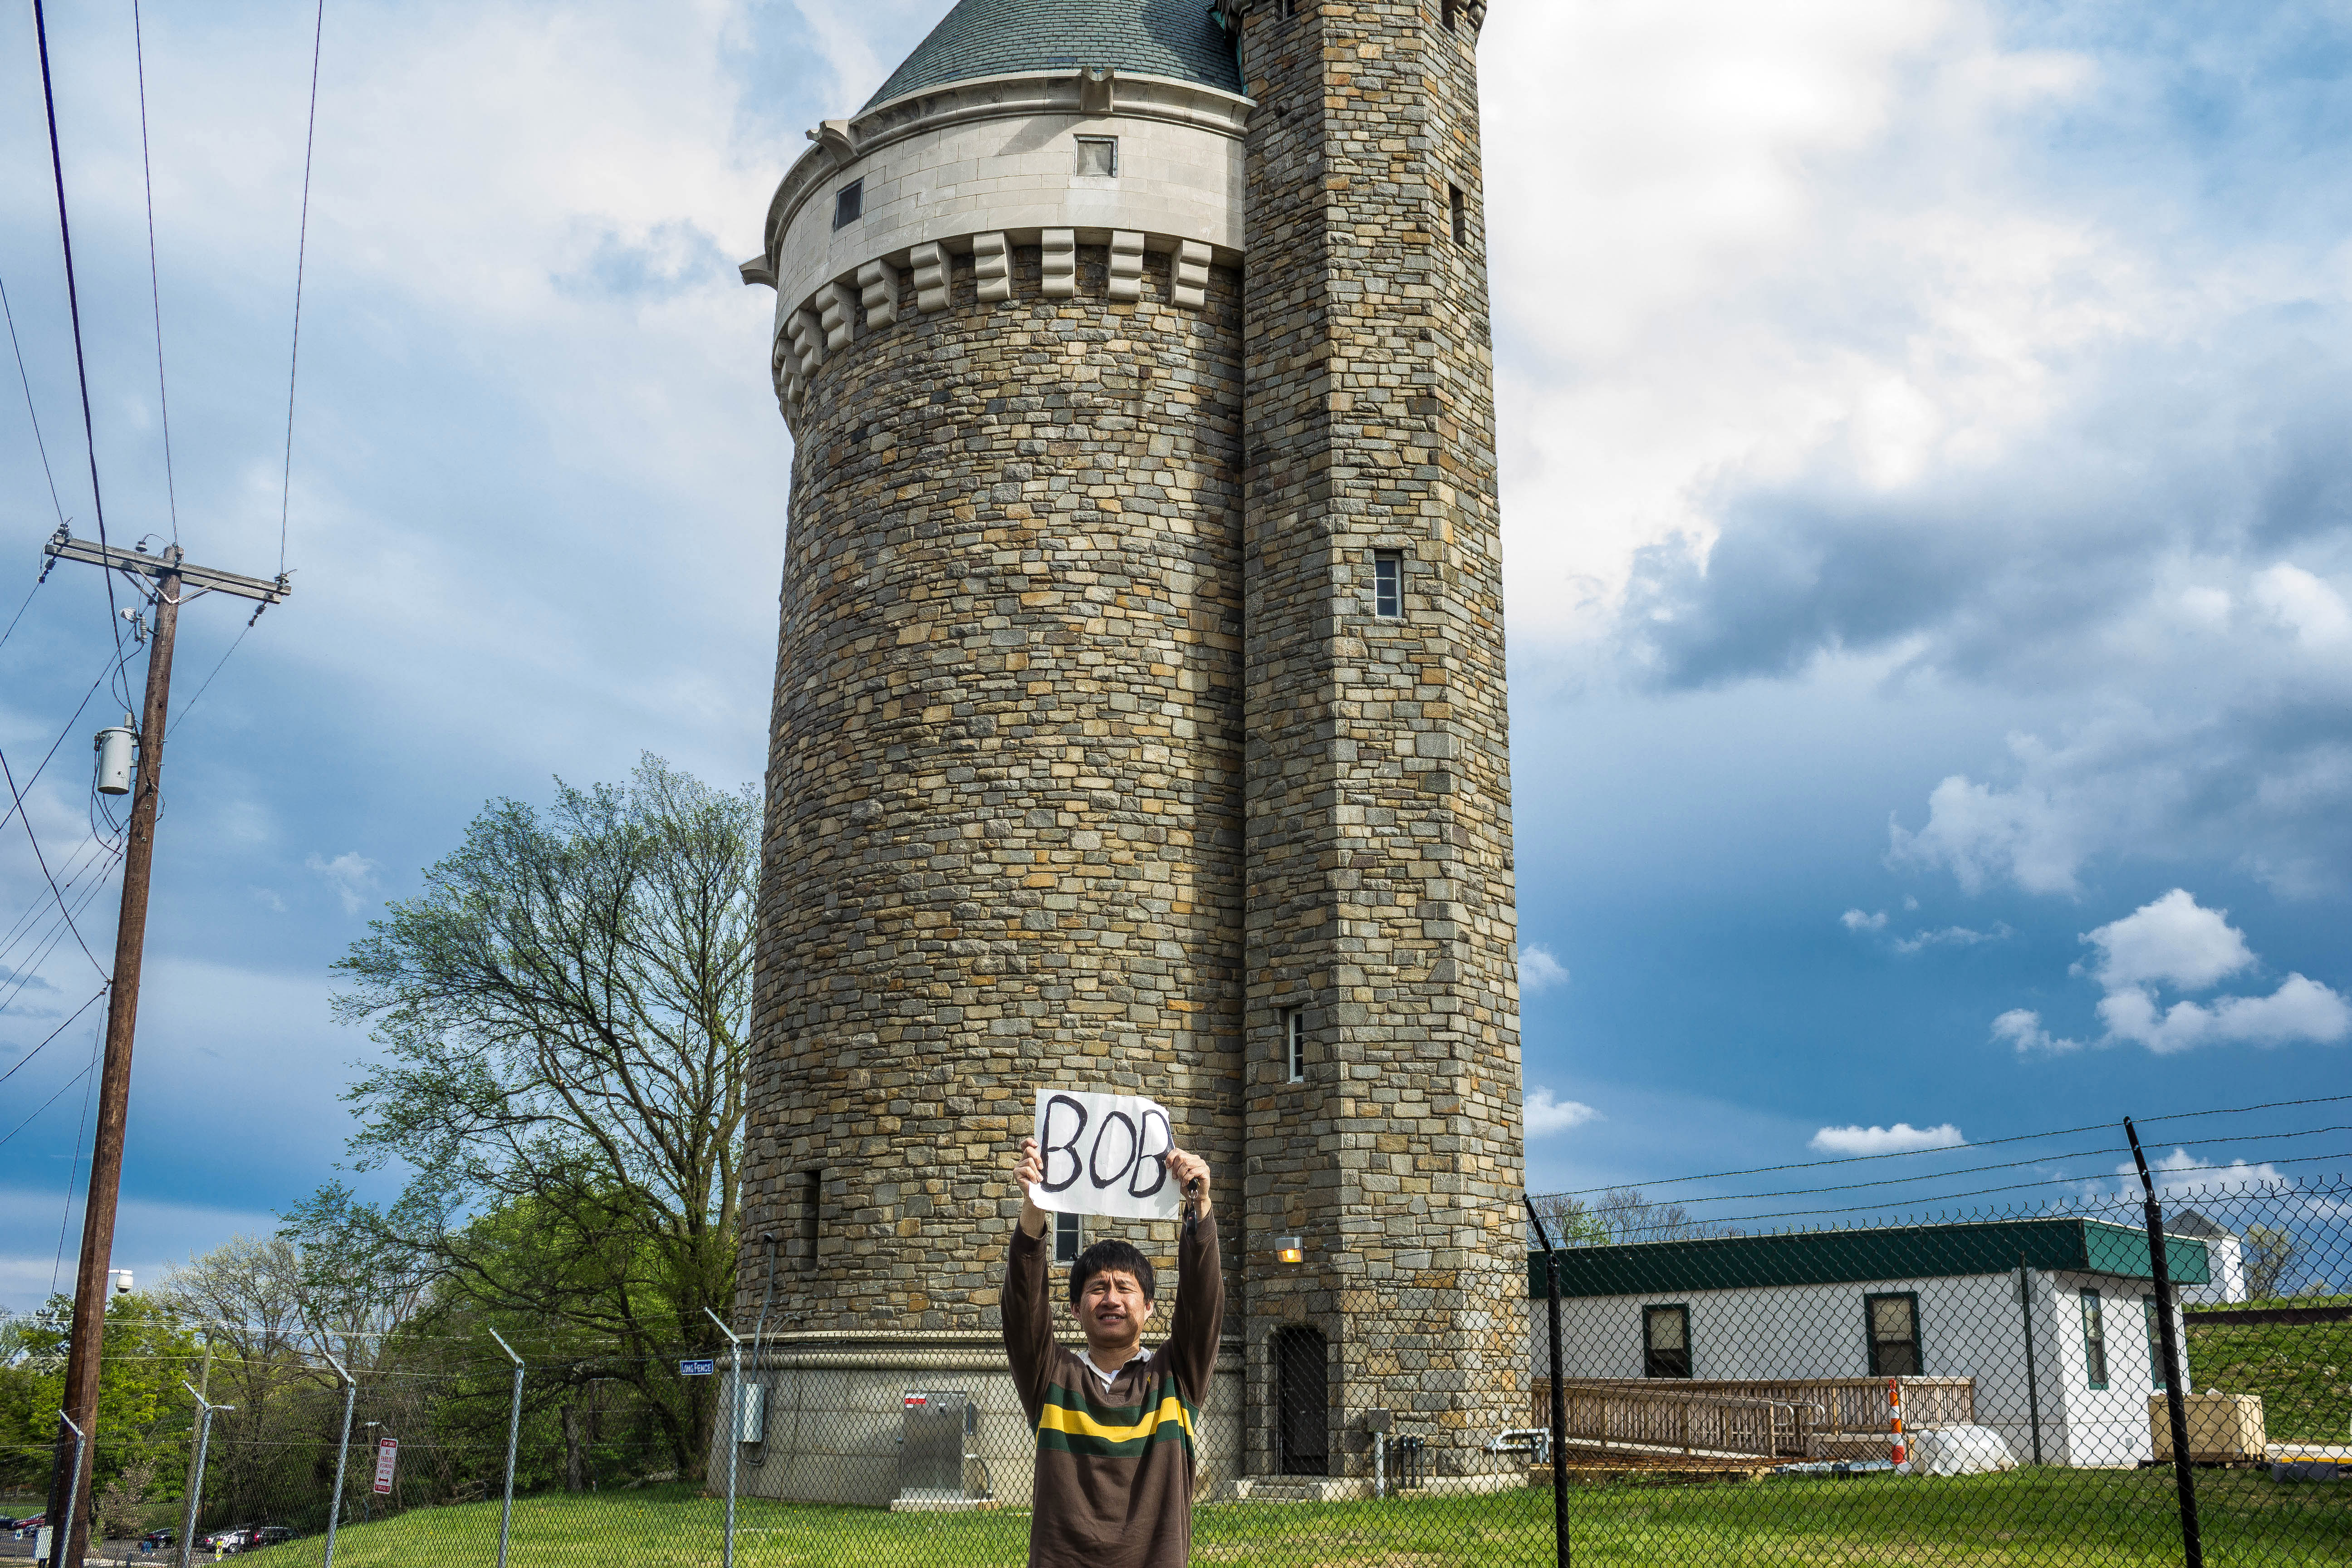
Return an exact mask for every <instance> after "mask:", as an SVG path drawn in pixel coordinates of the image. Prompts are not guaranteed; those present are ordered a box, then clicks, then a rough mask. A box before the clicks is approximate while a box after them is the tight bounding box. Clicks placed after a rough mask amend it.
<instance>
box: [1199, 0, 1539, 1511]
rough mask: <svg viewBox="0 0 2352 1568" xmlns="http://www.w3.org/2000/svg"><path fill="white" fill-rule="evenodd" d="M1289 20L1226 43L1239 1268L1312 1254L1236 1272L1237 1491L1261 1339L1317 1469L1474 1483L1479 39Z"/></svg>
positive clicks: (1512, 1330)
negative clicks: (1317, 1393) (1239, 927)
mask: <svg viewBox="0 0 2352 1568" xmlns="http://www.w3.org/2000/svg"><path fill="white" fill-rule="evenodd" d="M1283 10H1284V7H1282V6H1280V5H1276V4H1275V3H1273V0H1255V3H1254V4H1250V5H1248V6H1247V9H1246V13H1245V15H1244V16H1243V18H1242V24H1243V37H1242V51H1243V66H1244V76H1245V77H1246V79H1247V90H1248V92H1249V94H1250V96H1251V97H1252V98H1253V99H1255V100H1256V101H1257V104H1258V111H1257V115H1256V117H1255V119H1254V120H1253V121H1252V124H1251V128H1250V139H1249V149H1250V154H1249V166H1248V182H1249V189H1248V201H1249V206H1248V223H1247V232H1248V239H1249V258H1248V269H1247V274H1248V275H1247V281H1246V285H1245V288H1246V318H1245V321H1246V324H1245V345H1244V363H1245V366H1246V370H1245V379H1246V385H1245V392H1244V405H1245V409H1246V429H1245V437H1244V439H1245V442H1246V457H1245V461H1246V479H1245V483H1246V491H1247V500H1246V520H1245V533H1244V555H1245V563H1246V564H1245V568H1244V570H1245V573H1246V579H1247V584H1248V586H1247V595H1248V606H1247V622H1248V638H1247V652H1246V668H1247V680H1248V689H1247V694H1246V700H1245V718H1246V724H1247V728H1248V733H1249V753H1248V759H1247V785H1246V788H1247V805H1246V816H1247V827H1246V831H1247V840H1248V868H1249V890H1248V910H1249V912H1248V917H1247V919H1248V930H1247V939H1246V957H1245V962H1246V966H1247V1002H1246V1013H1245V1026H1246V1036H1247V1041H1248V1062H1247V1076H1248V1089H1247V1110H1246V1121H1247V1134H1246V1136H1247V1144H1246V1165H1247V1171H1248V1204H1249V1231H1250V1233H1251V1236H1252V1237H1253V1240H1254V1242H1255V1243H1256V1244H1259V1245H1262V1244H1263V1238H1265V1237H1267V1236H1269V1235H1271V1234H1275V1233H1295V1234H1298V1235H1300V1236H1302V1237H1304V1238H1305V1239H1306V1241H1307V1262H1306V1263H1305V1264H1304V1265H1303V1266H1300V1267H1297V1268H1292V1269H1284V1268H1278V1267H1270V1266H1268V1265H1267V1264H1265V1262H1263V1261H1260V1262H1258V1263H1257V1265H1256V1267H1255V1268H1254V1271H1253V1272H1252V1274H1251V1275H1250V1276H1249V1278H1248V1283H1247V1291H1248V1299H1247V1302H1246V1319H1247V1332H1248V1340H1249V1354H1250V1356H1251V1365H1252V1369H1253V1376H1252V1378H1251V1383H1252V1392H1253V1396H1254V1398H1255V1400H1256V1401H1257V1402H1258V1403H1257V1405H1256V1408H1255V1410H1254V1411H1253V1421H1254V1440H1255V1442H1256V1443H1257V1444H1258V1445H1259V1447H1258V1449H1257V1451H1256V1452H1255V1455H1254V1468H1260V1469H1265V1470H1272V1469H1276V1468H1280V1465H1281V1461H1282V1456H1281V1454H1280V1453H1279V1452H1278V1448H1279V1437H1278V1435H1277V1430H1276V1419H1275V1412H1274V1409H1273V1407H1272V1399H1273V1396H1274V1389H1273V1386H1272V1385H1273V1381H1274V1380H1273V1379H1272V1377H1271V1376H1270V1375H1268V1371H1269V1367H1270V1363H1271V1358H1272V1353H1273V1352H1272V1341H1273V1336H1274V1335H1275V1333H1276V1331H1279V1330H1281V1329H1283V1328H1285V1327H1286V1326H1291V1325H1298V1326H1302V1327H1312V1328H1314V1329H1316V1330H1318V1331H1320V1332H1321V1333H1322V1334H1323V1336H1324V1338H1325V1340H1326V1342H1328V1359H1329V1370H1328V1392H1329V1404H1330V1417H1329V1421H1330V1452H1331V1454H1332V1456H1333V1460H1332V1464H1331V1468H1332V1471H1333V1472H1334V1473H1335V1474H1347V1475H1359V1476H1360V1475H1363V1474H1367V1473H1369V1468H1370V1460H1369V1453H1368V1450H1369V1447H1370V1438H1369V1436H1368V1435H1367V1434H1366V1432H1365V1431H1364V1429H1363V1423H1362V1419H1361V1417H1362V1415H1363V1412H1364V1411H1365V1410H1366V1409H1368V1408H1372V1407H1385V1408H1388V1409H1391V1410H1393V1411H1395V1412H1396V1413H1397V1415H1398V1419H1399V1422H1400V1425H1399V1426H1398V1428H1397V1429H1398V1430H1399V1431H1400V1432H1401V1433H1406V1434H1418V1435H1422V1436H1425V1437H1426V1438H1427V1440H1428V1444H1429V1457H1430V1459H1431V1461H1432V1468H1433V1470H1434V1471H1435V1472H1436V1473H1437V1474H1439V1475H1441V1476H1443V1475H1448V1474H1452V1475H1465V1474H1471V1473H1475V1472H1482V1471H1492V1470H1496V1468H1497V1467H1498V1465H1499V1463H1500V1461H1497V1460H1496V1459H1495V1458H1492V1457H1490V1456H1486V1455H1484V1454H1483V1453H1482V1452H1481V1451H1480V1449H1479V1447H1478V1445H1480V1444H1481V1443H1483V1441H1484V1440H1485V1439H1486V1437H1487V1436H1490V1435H1491V1434H1492V1433H1493V1432H1494V1431H1495V1430H1496V1428H1498V1427H1500V1426H1515V1425H1517V1424H1518V1423H1519V1421H1520V1420H1521V1419H1522V1417H1523V1411H1522V1409H1521V1406H1522V1405H1523V1403H1524V1396H1523V1395H1522V1394H1521V1393H1520V1392H1519V1391H1520V1390H1522V1389H1523V1388H1524V1387H1525V1386H1526V1384H1525V1365H1526V1347H1525V1341H1524V1332H1525V1331H1524V1314H1525V1296H1526V1287H1525V1284H1524V1279H1525V1269H1526V1244H1525V1241H1524V1235H1525V1232H1524V1226H1523V1222H1522V1218H1521V1215H1520V1211H1519V1208H1518V1203H1519V1191H1520V1187H1521V1164H1520V1124H1519V1050H1518V1002H1517V977H1516V961H1515V947H1514V943H1515V939H1516V910H1515V897H1514V892H1513V883H1512V861H1511V817H1510V795H1509V750H1508V744H1509V743H1508V735H1507V705H1506V700H1505V692H1504V663H1503V652H1504V649H1503V624H1502V612H1503V605H1502V574H1501V563H1500V555H1499V535H1498V520H1497V514H1496V491H1495V458H1494V408H1493V381H1492V374H1493V373H1492V355H1491V346H1490V344H1491V337H1490V328H1489V323H1488V320H1487V308H1486V266H1485V225H1484V222H1483V216H1484V203H1483V201H1482V199H1481V197H1482V184H1481V179H1480V165H1479V150H1478V106H1477V90H1476V63H1475V45H1476V36H1475V23H1476V19H1477V17H1476V15H1475V13H1473V12H1472V11H1471V10H1469V9H1468V8H1467V7H1454V11H1455V13H1456V14H1455V16H1454V26H1452V27H1448V26H1446V25H1445V23H1444V18H1443V16H1442V14H1441V8H1440V5H1439V0H1427V3H1426V4H1424V5H1416V4H1414V3H1412V0H1297V5H1296V6H1295V12H1296V14H1295V15H1293V16H1284V15H1282V12H1283ZM1449 187H1452V188H1458V189H1459V190H1460V191H1461V192H1462V195H1463V209H1464V216H1465V223H1466V233H1465V235H1464V236H1462V237H1461V238H1460V239H1459V240H1458V241H1457V238H1456V237H1455V235H1454V232H1453V223H1452V203H1451V200H1450V195H1449ZM1391 550H1392V551H1396V552H1400V553H1401V554H1402V559H1403V573H1404V599H1403V612H1404V613H1403V614H1402V616H1399V617H1396V618H1384V617H1381V616H1376V615H1375V614H1374V613H1373V612H1374V608H1375V606H1374V603H1373V582H1374V570H1375V564H1374V562H1375V552H1381V551H1391ZM1290 1008H1301V1009H1304V1010H1305V1014H1306V1019H1307V1068H1306V1081H1304V1082H1302V1083H1292V1082H1290V1081H1288V1076H1289V1075H1288V1072H1287V1068H1286V1061H1285V1059H1284V1058H1285V1052H1284V1046H1283V1041H1282V1037H1281V1017H1282V1014H1283V1013H1284V1011H1285V1010H1286V1009H1290ZM1492 1479H1499V1477H1496V1478H1492Z"/></svg>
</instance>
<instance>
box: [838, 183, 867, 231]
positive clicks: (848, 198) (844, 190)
mask: <svg viewBox="0 0 2352 1568" xmlns="http://www.w3.org/2000/svg"><path fill="white" fill-rule="evenodd" d="M864 216H866V182H865V181H864V180H862V179H861V180H852V181H850V182H849V184H845V185H844V186H842V187H841V189H840V190H838V191H836V192H835V193H834V197H833V226H834V227H835V228H847V227H848V226H850V225H851V224H854V223H856V221H857V220H858V219H859V218H862V217H864Z"/></svg>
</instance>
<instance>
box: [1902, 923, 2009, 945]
mask: <svg viewBox="0 0 2352 1568" xmlns="http://www.w3.org/2000/svg"><path fill="white" fill-rule="evenodd" d="M2015 934H2016V933H2015V932H2014V931H2011V930H2010V928H2009V926H2008V923H2007V922H2006V921H1996V922H1995V923H1994V925H1993V928H1992V930H1990V931H1972V930H1970V929H1969V927H1967V926H1944V927H1942V928H1940V929H1939V930H1937V931H1920V932H1918V933H1917V934H1916V935H1913V936H1905V937H1897V938H1895V952H1920V951H1922V950H1923V949H1926V948H1930V947H1974V946H1976V945H1977V944H1978V943H1979V942H2007V941H2008V940H2009V939H2010V938H2011V936H2013V935H2015Z"/></svg>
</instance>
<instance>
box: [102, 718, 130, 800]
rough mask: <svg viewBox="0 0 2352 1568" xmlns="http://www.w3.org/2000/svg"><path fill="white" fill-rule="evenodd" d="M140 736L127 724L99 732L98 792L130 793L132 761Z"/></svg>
mask: <svg viewBox="0 0 2352 1568" xmlns="http://www.w3.org/2000/svg"><path fill="white" fill-rule="evenodd" d="M137 739H138V737H137V736H135V735H133V734H132V733H131V730H130V728H129V726H127V725H121V724H118V725H116V726H115V727H114V728H113V729H111V730H100V731H99V732H98V741H97V745H98V793H99V794H100V795H129V794H130V793H131V756H132V753H133V752H134V750H135V749H136V742H137Z"/></svg>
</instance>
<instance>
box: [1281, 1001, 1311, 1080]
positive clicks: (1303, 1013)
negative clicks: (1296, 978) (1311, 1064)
mask: <svg viewBox="0 0 2352 1568" xmlns="http://www.w3.org/2000/svg"><path fill="white" fill-rule="evenodd" d="M1282 1061H1283V1066H1284V1067H1285V1068H1286V1069H1287V1070H1288V1071H1289V1074H1290V1081H1291V1082H1293V1083H1305V1082H1306V1081H1307V1009H1306V1008H1304V1007H1292V1008H1288V1009H1286V1010H1285V1012H1284V1013H1283V1015H1282Z"/></svg>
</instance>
